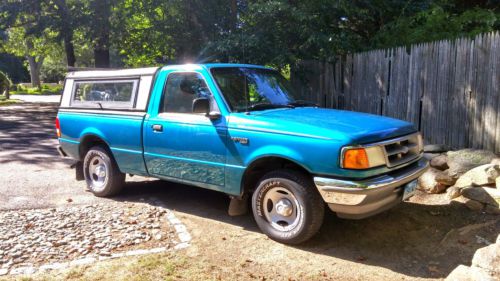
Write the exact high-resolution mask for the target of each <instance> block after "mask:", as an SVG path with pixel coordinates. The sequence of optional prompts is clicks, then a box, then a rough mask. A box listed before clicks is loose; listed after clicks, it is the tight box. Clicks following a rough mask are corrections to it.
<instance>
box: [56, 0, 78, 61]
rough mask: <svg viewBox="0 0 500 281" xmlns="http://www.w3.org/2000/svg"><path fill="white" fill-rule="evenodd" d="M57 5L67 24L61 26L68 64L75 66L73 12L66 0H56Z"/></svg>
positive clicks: (58, 11)
mask: <svg viewBox="0 0 500 281" xmlns="http://www.w3.org/2000/svg"><path fill="white" fill-rule="evenodd" d="M54 4H55V7H57V9H56V12H57V13H58V14H59V16H60V17H61V19H62V20H63V22H64V23H65V24H63V25H62V26H60V32H61V33H62V38H63V41H64V50H65V52H66V60H67V63H68V66H75V64H76V57H75V48H74V46H73V22H72V18H71V13H70V11H69V9H68V5H67V3H66V0H55V1H54Z"/></svg>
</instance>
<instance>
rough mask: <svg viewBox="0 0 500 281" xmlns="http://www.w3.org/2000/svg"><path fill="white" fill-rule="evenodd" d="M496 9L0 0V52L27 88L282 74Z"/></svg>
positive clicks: (475, 28) (491, 4)
mask: <svg viewBox="0 0 500 281" xmlns="http://www.w3.org/2000/svg"><path fill="white" fill-rule="evenodd" d="M499 7H500V5H499V2H498V0H473V1H467V0H422V1H413V0H351V1H349V0H337V1H331V0H309V1H297V0H168V1H164V0H3V1H2V2H1V3H0V52H4V53H7V54H11V55H15V56H17V57H20V58H21V59H23V60H24V61H26V64H27V65H28V66H29V68H28V69H29V71H30V74H31V80H32V82H34V84H39V83H36V82H37V80H40V77H42V78H43V79H44V80H57V79H58V77H61V74H58V72H59V73H60V72H64V69H65V67H66V66H78V67H110V66H113V67H117V66H130V67H136V66H150V65H161V64H167V63H183V62H211V61H219V62H245V63H258V64H266V65H272V66H276V67H279V68H286V67H288V66H293V65H294V64H296V63H297V62H300V61H301V60H309V59H313V60H325V61H331V60H334V59H335V57H336V56H338V55H341V54H345V53H348V52H356V51H364V50H369V49H374V48H386V47H394V46H400V45H408V44H413V43H419V42H426V41H431V40H440V39H450V38H455V37H459V36H474V35H476V34H478V33H481V32H488V31H492V30H499V29H500V17H499V16H500V11H499ZM2 57H5V56H0V60H1V58H2ZM1 64H2V63H1V62H0V65H1ZM33 80H34V81H33Z"/></svg>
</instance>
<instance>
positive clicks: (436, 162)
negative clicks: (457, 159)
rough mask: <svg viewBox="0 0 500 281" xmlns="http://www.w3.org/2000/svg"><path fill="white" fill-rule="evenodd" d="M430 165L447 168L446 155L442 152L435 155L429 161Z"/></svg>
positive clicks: (440, 168) (442, 169) (441, 168)
mask: <svg viewBox="0 0 500 281" xmlns="http://www.w3.org/2000/svg"><path fill="white" fill-rule="evenodd" d="M430 164H431V167H434V168H436V169H438V170H441V171H444V170H446V169H448V157H447V156H446V155H444V154H441V155H439V156H436V157H434V158H432V159H431V161H430Z"/></svg>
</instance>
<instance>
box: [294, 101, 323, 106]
mask: <svg viewBox="0 0 500 281" xmlns="http://www.w3.org/2000/svg"><path fill="white" fill-rule="evenodd" d="M288 105H291V106H294V107H306V106H312V107H319V105H318V104H317V103H314V102H311V101H306V100H296V101H294V102H291V103H289V104H288Z"/></svg>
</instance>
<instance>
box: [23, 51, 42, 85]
mask: <svg viewBox="0 0 500 281" xmlns="http://www.w3.org/2000/svg"><path fill="white" fill-rule="evenodd" d="M26 59H27V60H28V64H29V70H30V78H31V85H32V86H33V87H37V88H38V89H39V90H42V83H41V81H40V68H42V64H43V59H40V60H39V61H36V57H34V56H26Z"/></svg>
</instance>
